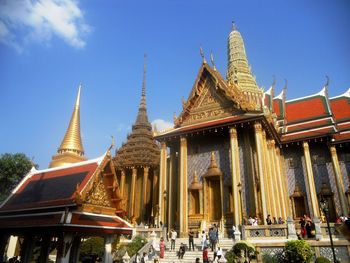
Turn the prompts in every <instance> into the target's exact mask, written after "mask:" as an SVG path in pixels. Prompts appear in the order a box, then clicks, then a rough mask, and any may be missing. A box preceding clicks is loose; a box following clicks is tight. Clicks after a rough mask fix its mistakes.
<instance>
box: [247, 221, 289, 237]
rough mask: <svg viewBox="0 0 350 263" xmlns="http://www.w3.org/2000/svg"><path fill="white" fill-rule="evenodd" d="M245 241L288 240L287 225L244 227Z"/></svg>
mask: <svg viewBox="0 0 350 263" xmlns="http://www.w3.org/2000/svg"><path fill="white" fill-rule="evenodd" d="M242 236H243V239H247V240H249V239H260V238H274V239H275V238H287V236H288V229H287V224H280V225H267V226H266V225H259V226H243V227H242Z"/></svg>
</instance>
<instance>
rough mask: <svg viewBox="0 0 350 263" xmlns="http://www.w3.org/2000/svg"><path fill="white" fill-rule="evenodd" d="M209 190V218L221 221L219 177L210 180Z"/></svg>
mask: <svg viewBox="0 0 350 263" xmlns="http://www.w3.org/2000/svg"><path fill="white" fill-rule="evenodd" d="M208 186H209V187H208V188H209V189H208V190H209V191H208V192H209V200H208V203H209V209H208V210H209V219H210V221H219V220H220V219H221V212H222V211H221V193H220V180H219V178H217V179H216V180H215V179H211V180H208Z"/></svg>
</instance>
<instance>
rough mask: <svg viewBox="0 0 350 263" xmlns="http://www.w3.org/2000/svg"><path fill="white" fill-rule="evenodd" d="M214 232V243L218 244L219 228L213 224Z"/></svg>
mask: <svg viewBox="0 0 350 263" xmlns="http://www.w3.org/2000/svg"><path fill="white" fill-rule="evenodd" d="M214 231H215V234H216V242H217V243H219V228H218V227H217V226H216V224H214Z"/></svg>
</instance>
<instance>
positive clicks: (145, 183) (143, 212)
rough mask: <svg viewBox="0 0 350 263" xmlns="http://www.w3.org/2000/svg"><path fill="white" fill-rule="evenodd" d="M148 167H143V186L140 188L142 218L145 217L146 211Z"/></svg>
mask: <svg viewBox="0 0 350 263" xmlns="http://www.w3.org/2000/svg"><path fill="white" fill-rule="evenodd" d="M148 173H149V167H144V168H143V188H142V204H143V208H142V219H145V213H146V212H147V210H146V206H147V182H148Z"/></svg>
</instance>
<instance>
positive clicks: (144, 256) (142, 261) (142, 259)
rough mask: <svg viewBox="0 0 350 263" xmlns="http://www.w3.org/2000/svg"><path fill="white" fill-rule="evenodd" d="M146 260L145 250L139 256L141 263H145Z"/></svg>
mask: <svg viewBox="0 0 350 263" xmlns="http://www.w3.org/2000/svg"><path fill="white" fill-rule="evenodd" d="M147 260H148V257H147V253H146V252H143V256H142V258H141V263H146V262H147Z"/></svg>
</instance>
